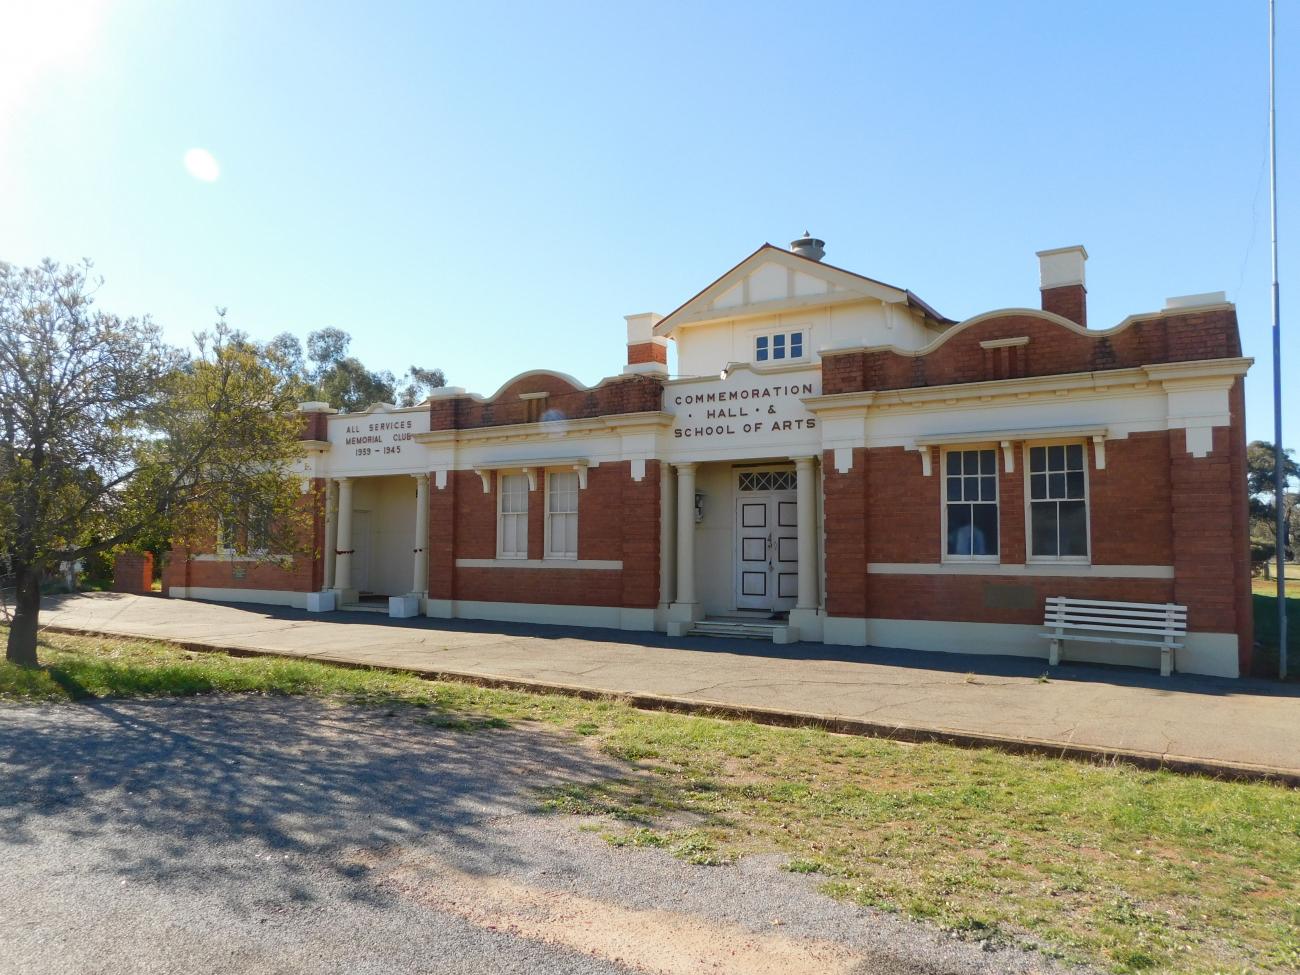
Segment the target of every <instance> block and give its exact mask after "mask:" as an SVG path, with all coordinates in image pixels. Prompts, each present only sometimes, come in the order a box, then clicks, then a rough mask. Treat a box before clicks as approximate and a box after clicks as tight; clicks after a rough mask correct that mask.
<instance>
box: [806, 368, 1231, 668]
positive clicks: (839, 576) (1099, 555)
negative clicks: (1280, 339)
mask: <svg viewBox="0 0 1300 975" xmlns="http://www.w3.org/2000/svg"><path fill="white" fill-rule="evenodd" d="M1240 386H1241V384H1240V382H1238V384H1237V387H1236V388H1234V390H1233V393H1232V427H1231V429H1229V428H1220V429H1218V430H1216V431H1215V434H1214V451H1213V453H1211V454H1210V455H1209V456H1207V457H1203V458H1195V457H1192V456H1191V454H1189V453H1187V451H1186V446H1185V445H1186V441H1185V435H1184V433H1183V432H1182V431H1173V432H1166V431H1157V432H1151V433H1137V434H1133V435H1131V436H1130V437H1128V438H1127V439H1125V440H1110V441H1107V442H1106V468H1105V470H1097V468H1096V454H1095V450H1094V448H1093V447H1092V445H1091V444H1089V445H1088V446H1087V451H1088V489H1089V499H1090V500H1089V506H1088V513H1089V527H1090V536H1091V537H1090V543H1091V552H1092V561H1093V562H1094V563H1095V564H1097V565H1173V566H1174V572H1175V578H1174V579H1172V580H1169V579H1123V578H1088V577H1086V576H1078V577H1070V576H1032V575H1027V576H995V575H985V576H979V575H950V574H939V575H919V574H918V575H894V574H887V573H869V572H868V571H867V565H868V563H881V562H884V563H904V564H915V563H921V564H934V563H938V562H941V561H942V557H943V537H942V523H943V522H942V504H943V493H942V492H943V483H944V482H943V467H942V456H941V453H940V451H939V450H938V449H937V448H931V450H932V471H933V473H932V474H931V476H930V477H926V476H925V475H924V474H923V471H922V465H921V455H920V454H919V453H918V452H917V451H909V450H904V449H903V448H901V447H889V448H880V449H875V450H870V451H864V450H855V451H854V453H853V468H852V470H851V471H849V472H847V473H843V474H841V473H840V472H838V471H837V470H836V469H835V463H834V452H833V451H827V452H826V454H825V456H824V470H825V478H824V485H825V487H824V491H825V495H824V505H825V512H826V541H825V545H826V606H827V612H828V613H829V615H831V616H842V617H869V618H882V619H923V620H954V621H971V622H982V623H999V622H1005V623H1025V624H1031V625H1033V624H1038V623H1041V622H1042V619H1043V603H1044V600H1045V598H1046V597H1047V596H1049V595H1065V596H1075V597H1078V598H1082V599H1088V598H1094V599H1115V600H1124V601H1136V602H1168V601H1175V602H1180V603H1185V604H1187V605H1188V606H1189V616H1190V619H1189V626H1190V628H1191V629H1192V630H1196V631H1201V632H1216V633H1231V632H1236V633H1238V634H1240V635H1241V636H1240V641H1241V655H1242V657H1241V666H1242V669H1243V672H1244V671H1245V669H1246V667H1247V666H1248V662H1249V649H1250V643H1251V629H1250V626H1251V623H1250V596H1249V585H1250V581H1249V568H1250V566H1249V552H1248V548H1247V546H1246V544H1245V543H1244V541H1243V540H1244V539H1245V538H1246V529H1245V525H1246V507H1245V505H1246V501H1245V489H1244V484H1245V436H1244V431H1243V430H1242V427H1241V417H1242V416H1243V412H1242V408H1241V389H1240ZM1015 451H1016V452H1015V466H1016V469H1015V471H1013V472H1007V470H1006V465H1005V461H1004V458H1003V455H1002V451H1001V450H1000V449H999V451H998V469H999V477H998V490H999V502H1000V503H999V526H998V527H999V537H1000V550H1001V553H1002V563H1003V564H1024V562H1025V556H1026V538H1025V534H1026V516H1025V495H1024V491H1025V486H1024V464H1025V457H1024V450H1023V444H1021V443H1016V444H1015Z"/></svg>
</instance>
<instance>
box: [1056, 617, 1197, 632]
mask: <svg viewBox="0 0 1300 975" xmlns="http://www.w3.org/2000/svg"><path fill="white" fill-rule="evenodd" d="M1046 622H1047V623H1049V624H1050V625H1052V626H1060V625H1065V626H1092V625H1094V624H1095V625H1097V626H1105V625H1113V626H1124V627H1131V628H1133V629H1135V630H1177V631H1178V632H1179V633H1182V632H1183V631H1185V630H1186V629H1187V624H1186V623H1185V622H1183V621H1182V620H1135V619H1126V618H1124V617H1122V616H1085V615H1083V614H1082V613H1074V614H1071V615H1069V616H1061V617H1057V618H1056V619H1052V620H1047V621H1046Z"/></svg>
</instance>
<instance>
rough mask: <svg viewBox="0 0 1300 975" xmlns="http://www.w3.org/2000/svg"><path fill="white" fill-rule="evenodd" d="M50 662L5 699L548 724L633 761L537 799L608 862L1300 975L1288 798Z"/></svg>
mask: <svg viewBox="0 0 1300 975" xmlns="http://www.w3.org/2000/svg"><path fill="white" fill-rule="evenodd" d="M0 635H2V631H0ZM41 652H42V659H43V660H44V661H45V663H46V667H45V668H44V669H42V670H39V671H21V670H18V669H17V668H13V667H10V666H8V665H4V666H3V667H0V695H3V696H5V697H8V698H17V699H20V700H43V701H68V700H74V699H77V698H80V697H87V696H104V695H129V696H139V695H146V696H154V695H174V694H203V693H211V692H224V693H258V694H310V695H316V696H321V697H326V698H330V699H334V700H340V701H345V702H350V703H354V704H360V705H366V706H377V707H386V708H393V707H395V706H399V705H401V706H410V707H415V708H421V709H424V710H425V712H426V717H427V720H429V721H430V722H431V723H435V724H438V725H442V726H446V727H452V728H463V729H466V730H473V731H478V732H479V733H483V734H491V733H492V729H493V728H497V727H502V726H505V725H510V726H512V727H521V726H522V727H529V726H530V724H529V723H531V722H541V723H543V724H544V725H546V726H548V727H550V728H552V729H554V730H555V731H557V732H560V733H562V734H566V735H569V736H570V741H571V742H572V747H574V748H575V749H579V748H598V749H600V750H601V751H603V752H604V753H605V754H606V755H609V756H613V757H615V758H618V759H620V760H622V761H623V762H625V763H626V768H627V773H626V775H625V776H623V777H620V778H618V779H616V780H612V781H607V782H602V783H598V784H596V785H583V784H571V785H569V786H565V787H562V788H557V789H553V790H550V791H548V792H546V793H545V794H543V795H542V796H541V803H542V806H543V808H545V809H547V810H550V811H552V812H554V813H556V814H576V815H583V816H591V817H599V818H597V819H593V820H590V822H591V823H594V824H599V825H597V826H596V827H595V829H596V831H597V832H598V833H600V835H603V836H604V837H605V838H606V839H607V840H608V841H609V842H611V843H613V844H616V845H619V846H625V847H656V848H661V849H663V850H665V851H667V852H670V853H672V854H673V855H675V856H678V857H680V858H682V859H683V860H686V861H688V862H692V863H698V864H702V865H710V864H719V863H726V862H728V861H730V860H733V859H734V858H736V857H738V856H743V855H746V854H750V853H773V852H775V853H779V854H782V855H784V856H785V857H786V861H787V867H788V869H789V870H790V871H792V872H794V873H799V874H806V875H810V877H811V878H813V879H814V882H817V883H820V885H821V886H822V888H823V889H824V890H825V891H826V892H827V893H828V894H830V895H831V896H834V897H838V898H843V899H847V900H851V901H854V902H857V903H860V904H864V905H870V906H873V907H877V908H881V909H884V910H889V911H897V912H901V913H904V914H907V915H910V916H912V917H916V918H922V919H926V920H928V921H931V922H933V923H936V924H939V925H942V926H944V927H947V928H950V929H953V930H956V931H959V932H961V933H962V934H963V935H964V936H966V937H969V938H992V939H1009V940H1016V941H1032V942H1034V943H1036V944H1039V945H1042V946H1044V947H1045V948H1046V950H1049V951H1051V952H1054V953H1058V954H1060V955H1062V956H1064V957H1066V958H1069V959H1074V960H1081V961H1089V962H1093V963H1095V964H1098V965H1101V966H1102V967H1104V968H1108V969H1110V970H1113V971H1117V972H1138V971H1162V972H1177V973H1189V975H1196V973H1205V975H1208V973H1213V972H1225V973H1226V972H1232V973H1237V972H1268V971H1273V972H1284V971H1295V970H1297V969H1300V795H1298V794H1297V793H1296V792H1293V791H1290V790H1287V789H1284V788H1281V787H1277V786H1270V785H1264V784H1243V783H1230V782H1218V781H1213V780H1210V779H1204V778H1194V777H1184V776H1177V775H1173V774H1169V773H1160V772H1146V771H1140V770H1136V769H1133V768H1130V767H1126V766H1122V765H1115V766H1108V765H1089V764H1083V763H1075V762H1067V761H1061V760H1053V759H1046V758H1033V757H1026V756H1014V755H1007V754H1003V753H1000V752H996V751H978V750H964V749H959V748H954V747H950V746H945V745H906V744H901V743H895V742H888V741H882V740H878V739H869V738H855V737H847V736H840V735H833V734H829V733H826V732H822V731H817V730H811V729H783V728H775V727H769V726H762V725H755V724H752V723H749V722H743V721H718V720H713V719H709V718H701V717H689V716H683V715H674V714H665V713H658V712H642V711H637V710H635V709H633V708H631V707H629V706H627V705H625V704H623V703H620V702H618V701H615V700H600V701H585V700H578V699H575V698H567V697H562V696H558V695H543V694H527V693H520V692H513V691H500V690H490V689H485V688H480V687H475V686H472V685H466V684H454V683H440V682H432V681H422V680H419V679H418V678H415V677H411V676H407V675H400V674H391V673H387V672H383V671H367V670H354V669H344V668H337V667H331V666H328V665H323V664H318V663H311V662H306V661H291V660H280V659H274V658H233V657H228V656H225V655H221V654H195V653H190V652H187V651H184V650H180V649H177V648H174V647H169V646H166V645H163V644H157V643H144V642H139V641H127V640H99V639H87V638H79V637H65V636H50V637H48V639H47V640H46V641H45V642H44V643H43V645H42V648H41ZM532 726H534V727H536V725H532Z"/></svg>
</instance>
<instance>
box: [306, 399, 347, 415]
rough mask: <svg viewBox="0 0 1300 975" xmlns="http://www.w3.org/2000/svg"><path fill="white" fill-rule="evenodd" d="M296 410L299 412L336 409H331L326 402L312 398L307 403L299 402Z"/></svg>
mask: <svg viewBox="0 0 1300 975" xmlns="http://www.w3.org/2000/svg"><path fill="white" fill-rule="evenodd" d="M298 412H299V413H337V412H338V411H337V410H331V409H330V405H329V404H328V403H321V402H319V401H317V400H312V401H311V402H308V403H299V404H298Z"/></svg>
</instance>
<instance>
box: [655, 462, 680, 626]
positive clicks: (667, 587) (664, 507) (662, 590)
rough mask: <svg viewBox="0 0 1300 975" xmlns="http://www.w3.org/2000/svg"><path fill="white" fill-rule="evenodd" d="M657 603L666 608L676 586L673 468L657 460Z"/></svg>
mask: <svg viewBox="0 0 1300 975" xmlns="http://www.w3.org/2000/svg"><path fill="white" fill-rule="evenodd" d="M659 519H660V520H659V605H660V606H661V607H662V608H664V609H667V607H668V606H669V604H670V603H672V601H673V596H674V594H675V590H676V588H677V545H676V544H675V543H676V541H677V493H676V488H675V487H674V485H673V468H672V465H671V464H668V463H666V462H664V461H660V462H659Z"/></svg>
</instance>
